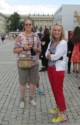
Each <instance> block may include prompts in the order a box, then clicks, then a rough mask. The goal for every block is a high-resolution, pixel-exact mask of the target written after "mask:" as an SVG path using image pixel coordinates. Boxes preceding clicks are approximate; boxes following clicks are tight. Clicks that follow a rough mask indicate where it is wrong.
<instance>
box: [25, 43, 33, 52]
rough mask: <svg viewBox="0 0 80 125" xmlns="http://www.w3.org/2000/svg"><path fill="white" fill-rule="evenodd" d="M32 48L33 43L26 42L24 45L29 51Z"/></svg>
mask: <svg viewBox="0 0 80 125" xmlns="http://www.w3.org/2000/svg"><path fill="white" fill-rule="evenodd" d="M31 48H32V45H31V44H25V45H24V49H25V51H28V50H30V49H31Z"/></svg>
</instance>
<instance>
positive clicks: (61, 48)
mask: <svg viewBox="0 0 80 125" xmlns="http://www.w3.org/2000/svg"><path fill="white" fill-rule="evenodd" d="M50 45H51V42H50V43H49V45H48V48H47V51H46V53H45V56H46V57H47V54H48V51H49V49H50ZM60 57H63V60H58V59H59V58H60ZM51 61H56V63H55V67H56V71H64V70H65V69H66V66H67V41H66V40H61V41H60V42H59V44H58V45H57V46H56V52H55V54H51Z"/></svg>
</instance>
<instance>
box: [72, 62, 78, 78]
mask: <svg viewBox="0 0 80 125" xmlns="http://www.w3.org/2000/svg"><path fill="white" fill-rule="evenodd" d="M73 66H74V73H75V74H76V77H77V63H74V65H73Z"/></svg>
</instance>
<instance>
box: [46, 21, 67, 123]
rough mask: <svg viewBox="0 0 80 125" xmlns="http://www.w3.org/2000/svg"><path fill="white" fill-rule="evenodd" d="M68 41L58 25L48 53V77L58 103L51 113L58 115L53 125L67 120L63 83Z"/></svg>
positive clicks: (54, 29)
mask: <svg viewBox="0 0 80 125" xmlns="http://www.w3.org/2000/svg"><path fill="white" fill-rule="evenodd" d="M66 57H67V41H66V40H65V36H64V30H63V27H62V26H61V25H60V24H58V23H56V24H55V25H54V27H53V30H52V34H51V41H50V43H49V45H48V48H47V51H46V58H47V59H48V77H49V81H50V84H51V88H52V91H53V94H54V97H55V101H56V108H54V109H52V110H50V113H52V114H55V113H57V117H56V118H53V119H52V122H53V123H57V122H63V121H66V120H67V116H66V114H65V111H66V103H65V99H64V94H63V81H64V75H65V69H66V65H67V64H66Z"/></svg>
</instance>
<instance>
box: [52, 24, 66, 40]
mask: <svg viewBox="0 0 80 125" xmlns="http://www.w3.org/2000/svg"><path fill="white" fill-rule="evenodd" d="M55 26H60V27H61V37H60V40H62V39H66V38H65V33H64V29H63V26H62V25H61V24H59V23H55V24H54V26H53V29H52V32H51V40H55V36H54V34H53V31H54V27H55Z"/></svg>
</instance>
